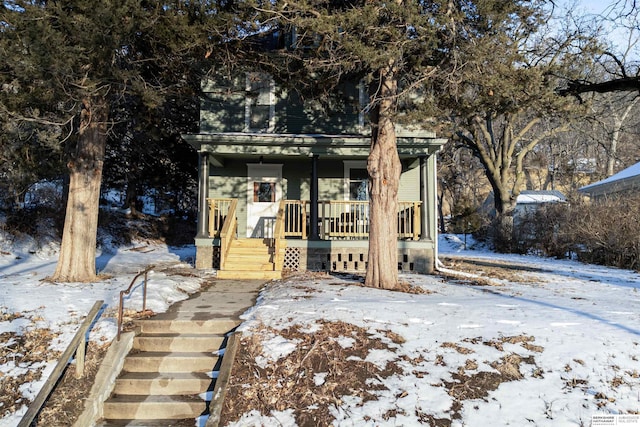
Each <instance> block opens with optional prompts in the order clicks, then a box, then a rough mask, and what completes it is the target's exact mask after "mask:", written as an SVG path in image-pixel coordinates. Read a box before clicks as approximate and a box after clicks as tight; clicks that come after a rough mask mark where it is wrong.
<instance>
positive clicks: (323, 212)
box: [209, 199, 422, 257]
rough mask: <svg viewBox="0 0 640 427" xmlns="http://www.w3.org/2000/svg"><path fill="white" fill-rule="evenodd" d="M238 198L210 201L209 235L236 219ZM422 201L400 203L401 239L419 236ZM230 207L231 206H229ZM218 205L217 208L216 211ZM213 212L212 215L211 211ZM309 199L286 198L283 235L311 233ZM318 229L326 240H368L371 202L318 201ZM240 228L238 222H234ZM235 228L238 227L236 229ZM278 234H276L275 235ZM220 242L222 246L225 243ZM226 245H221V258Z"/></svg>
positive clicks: (302, 236)
mask: <svg viewBox="0 0 640 427" xmlns="http://www.w3.org/2000/svg"><path fill="white" fill-rule="evenodd" d="M234 200H235V203H236V204H237V199H212V200H210V201H209V207H210V211H209V213H210V221H209V235H210V236H211V237H221V236H222V234H223V233H222V230H221V227H224V226H225V225H226V223H225V222H224V221H222V222H221V221H220V219H219V218H222V220H224V218H227V217H229V218H230V219H233V220H234V221H235V206H236V205H234V208H233V209H234V210H233V214H232V213H231V212H230V206H231V201H234ZM421 204H422V202H420V201H402V202H398V213H397V216H396V218H397V226H398V238H399V239H413V240H417V239H419V238H420V233H421V229H420V224H421V218H420V206H421ZM226 206H229V207H226ZM214 208H215V210H213V209H214ZM212 212H213V214H212ZM309 212H310V202H309V201H308V200H285V201H284V210H283V212H282V215H283V217H284V221H283V222H282V224H283V228H284V229H283V231H282V235H283V236H284V237H285V238H287V237H289V238H300V239H307V238H308V236H309V233H310V227H311V224H310V222H309ZM317 226H318V232H319V236H320V238H321V239H323V240H340V239H353V240H356V239H367V238H368V237H369V202H368V201H342V200H331V201H319V202H318V225H317ZM234 227H237V223H234ZM234 230H236V228H234ZM274 237H276V235H274ZM221 245H222V246H223V244H222V242H221ZM223 252H224V247H222V248H221V257H222V256H223V255H222V253H223Z"/></svg>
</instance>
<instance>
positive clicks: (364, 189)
mask: <svg viewBox="0 0 640 427" xmlns="http://www.w3.org/2000/svg"><path fill="white" fill-rule="evenodd" d="M344 178H345V187H346V188H345V200H369V173H368V172H367V163H366V162H365V161H348V160H347V161H345V162H344Z"/></svg>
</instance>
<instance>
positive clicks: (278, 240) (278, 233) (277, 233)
mask: <svg viewBox="0 0 640 427" xmlns="http://www.w3.org/2000/svg"><path fill="white" fill-rule="evenodd" d="M285 205H286V200H284V199H283V200H280V205H279V206H278V213H277V215H276V226H275V229H274V231H273V250H274V254H273V269H274V270H276V271H277V270H278V267H279V266H280V265H282V262H281V261H282V260H281V259H280V258H281V255H280V249H281V247H282V244H283V243H284V242H285V240H284V212H285Z"/></svg>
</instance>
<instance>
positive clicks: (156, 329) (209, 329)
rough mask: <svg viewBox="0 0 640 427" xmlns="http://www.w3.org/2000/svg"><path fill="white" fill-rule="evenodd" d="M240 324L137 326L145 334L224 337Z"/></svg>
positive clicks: (198, 322) (174, 322)
mask: <svg viewBox="0 0 640 427" xmlns="http://www.w3.org/2000/svg"><path fill="white" fill-rule="evenodd" d="M239 324H240V322H239V321H237V320H231V319H211V320H176V319H171V320H155V319H146V320H139V321H137V322H136V325H137V326H138V327H139V328H140V332H141V333H143V334H158V333H176V334H183V333H185V334H220V335H224V334H226V333H228V332H230V331H232V330H233V329H234V328H236V327H237V326H238V325H239Z"/></svg>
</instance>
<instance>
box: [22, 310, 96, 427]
mask: <svg viewBox="0 0 640 427" xmlns="http://www.w3.org/2000/svg"><path fill="white" fill-rule="evenodd" d="M103 305H104V301H102V300H99V301H96V302H95V304H93V307H92V308H91V310H89V313H87V317H85V318H84V321H83V322H82V325H80V328H79V329H78V330H77V331H76V334H75V335H74V336H73V339H72V340H71V342H70V343H69V345H68V346H67V349H66V350H65V351H64V353H62V356H61V357H60V359H58V364H57V365H56V367H55V368H53V371H51V374H49V377H48V378H47V381H45V383H44V385H43V386H42V388H41V389H40V391H39V392H38V395H37V396H36V398H35V399H34V400H33V402H31V405H29V409H27V412H26V413H25V414H24V415H23V416H22V419H21V420H20V422H19V423H18V427H28V426H30V425H32V423H33V420H34V419H35V418H36V416H37V415H38V413H39V412H40V409H42V406H43V405H44V404H45V402H46V401H47V398H48V397H49V395H50V394H51V392H52V391H53V389H54V388H55V387H56V384H58V381H59V380H60V377H61V376H62V374H64V371H65V368H66V367H67V365H68V364H69V361H70V360H71V357H72V356H73V354H74V353H75V355H76V378H82V376H83V375H84V361H85V350H86V348H85V345H86V340H87V332H88V331H89V328H90V327H91V325H93V322H94V320H95V319H96V317H97V316H98V315H99V314H100V312H101V309H102V308H103Z"/></svg>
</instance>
